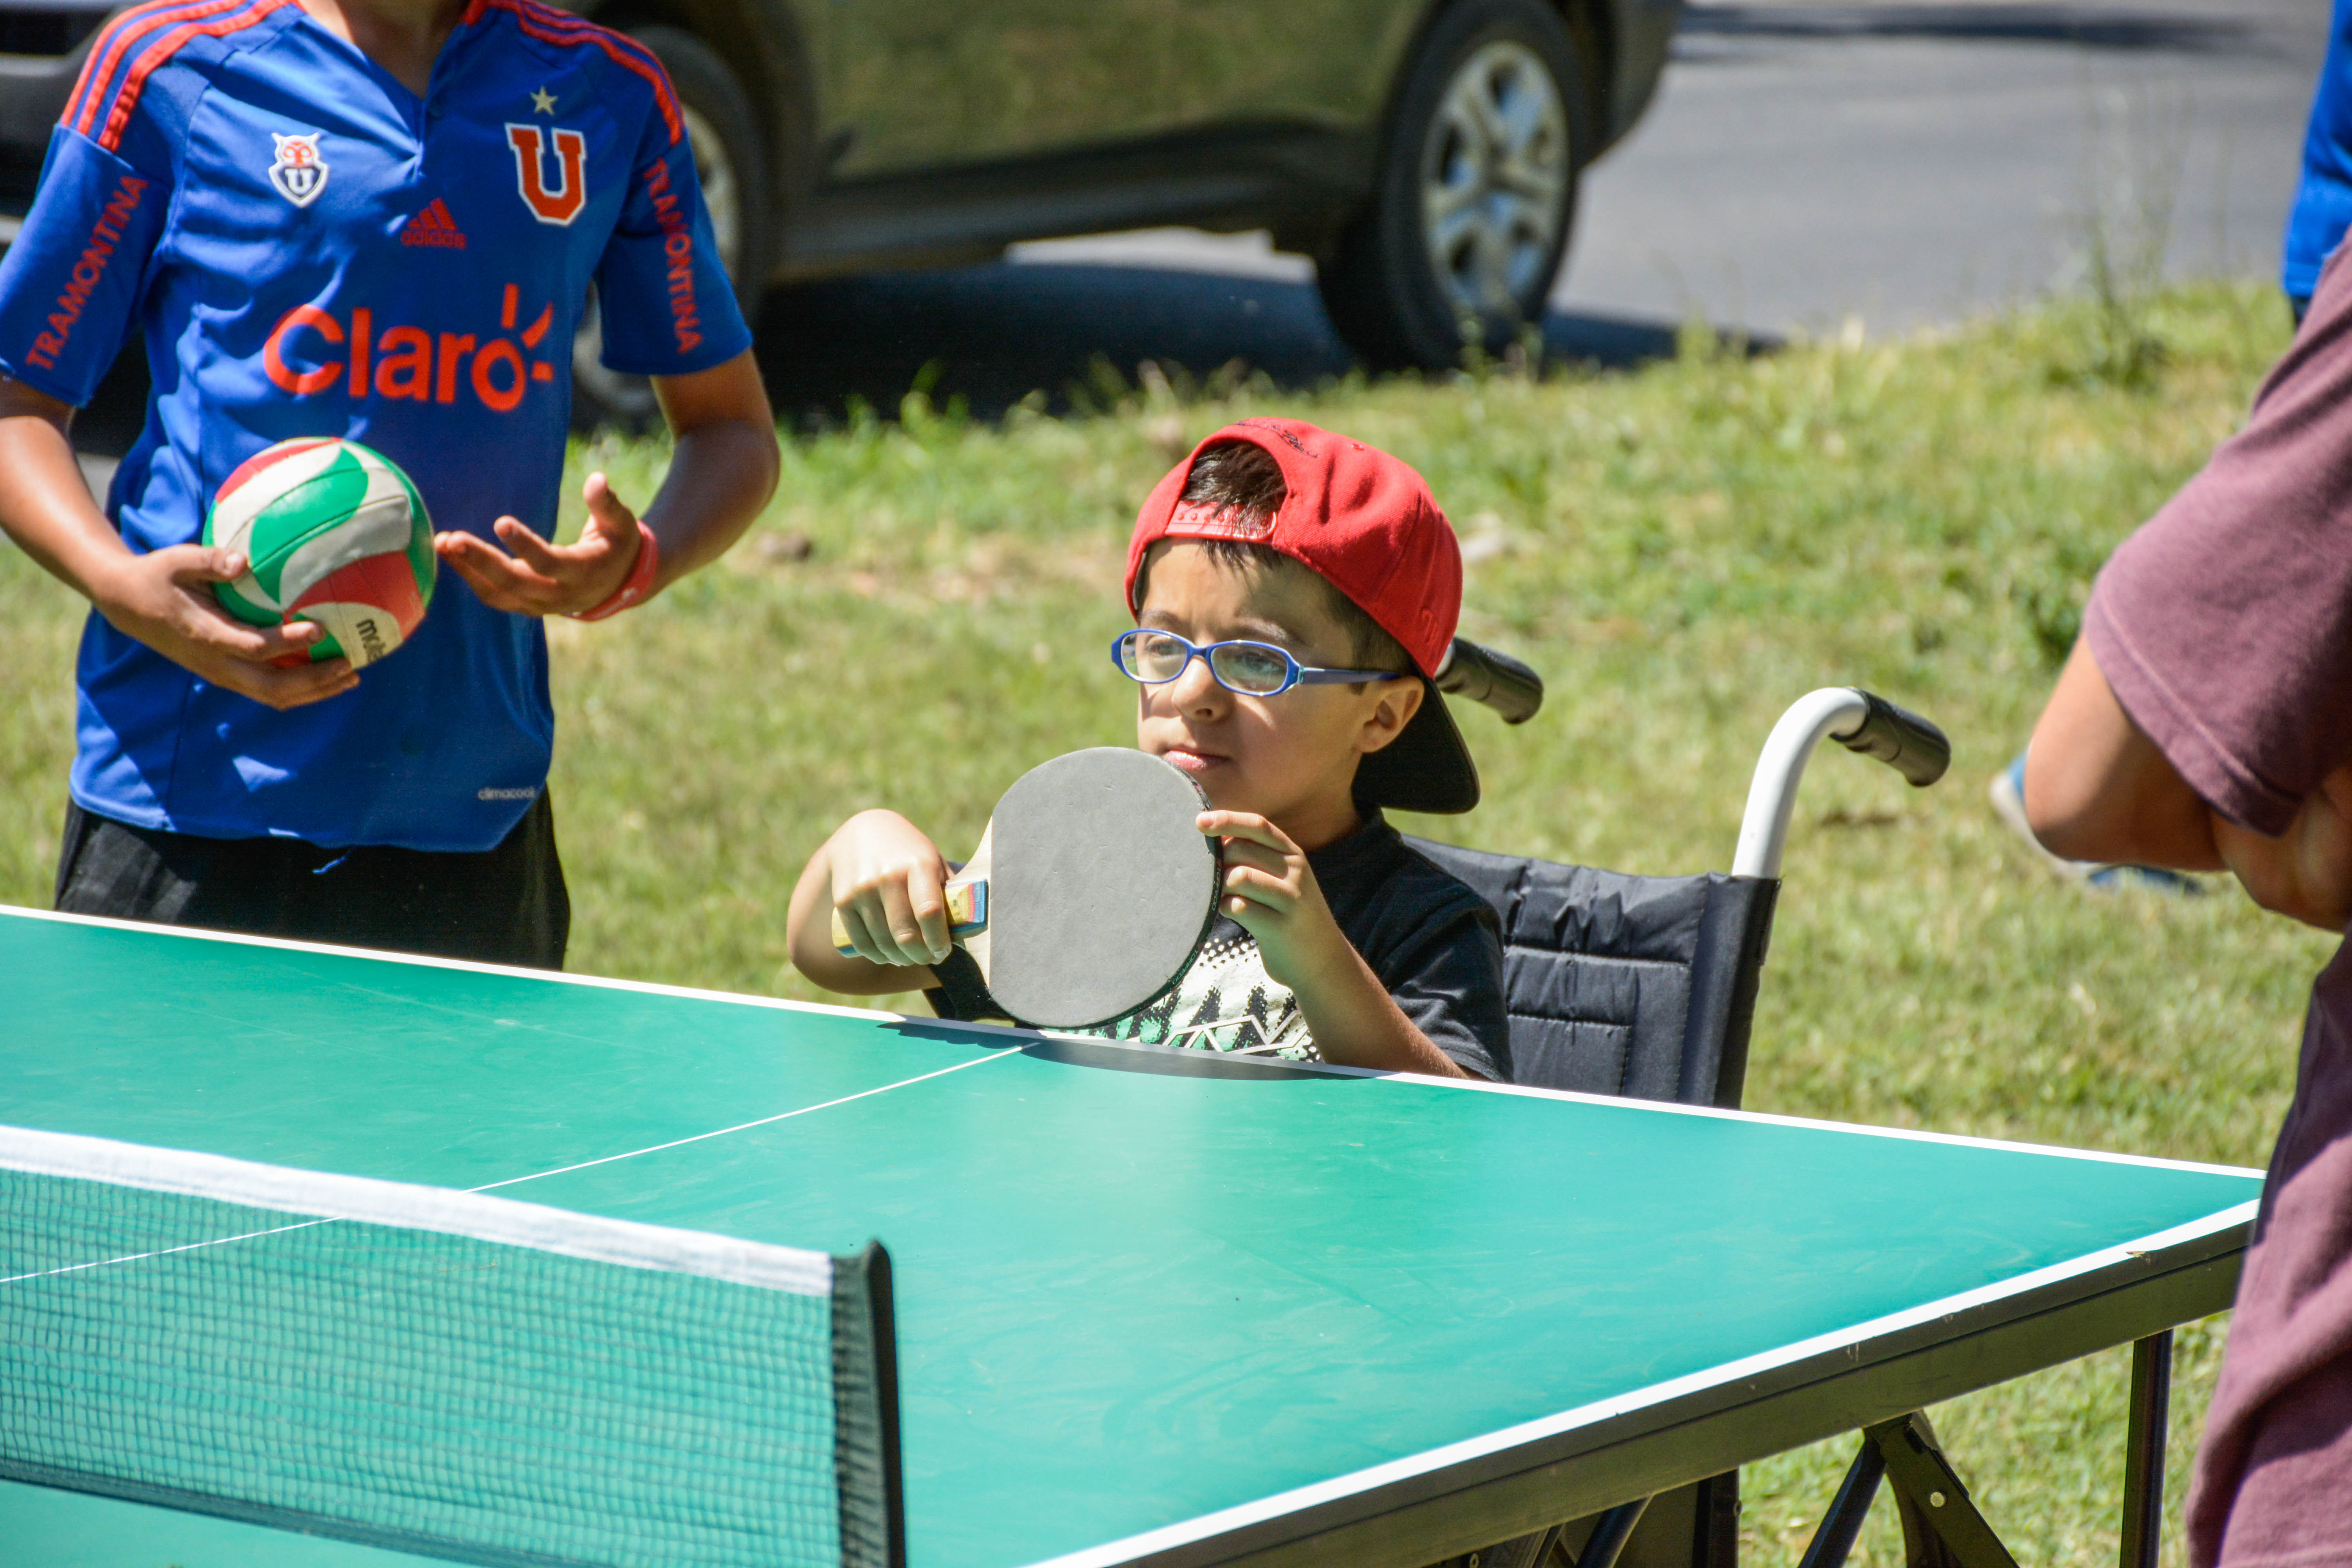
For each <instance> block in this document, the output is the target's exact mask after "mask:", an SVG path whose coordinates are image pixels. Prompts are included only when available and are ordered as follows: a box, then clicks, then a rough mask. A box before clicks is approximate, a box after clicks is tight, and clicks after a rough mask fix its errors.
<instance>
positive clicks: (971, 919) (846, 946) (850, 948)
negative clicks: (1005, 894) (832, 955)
mask: <svg viewBox="0 0 2352 1568" xmlns="http://www.w3.org/2000/svg"><path fill="white" fill-rule="evenodd" d="M940 890H941V891H942V892H944V893H945V894H946V895H947V900H948V937H949V940H950V941H955V940H959V939H961V938H963V937H967V936H970V935H971V934H972V933H973V932H974V931H986V930H987V929H988V879H986V878H985V877H972V878H969V879H955V880H951V881H950V882H949V883H948V885H947V886H946V887H945V888H944V889H940ZM833 950H834V952H848V953H854V952H856V951H857V948H856V944H854V943H853V942H850V940H849V924H848V922H847V921H844V920H843V919H842V918H841V910H839V909H838V908H835V910H834V911H833Z"/></svg>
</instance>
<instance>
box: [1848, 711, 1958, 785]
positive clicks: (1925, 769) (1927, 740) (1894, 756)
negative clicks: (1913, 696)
mask: <svg viewBox="0 0 2352 1568" xmlns="http://www.w3.org/2000/svg"><path fill="white" fill-rule="evenodd" d="M1855 694H1856V695H1857V696H1859V697H1860V698H1861V699H1862V700H1863V701H1864V702H1865V703H1867V704H1869V706H1870V712H1869V715H1868V716H1867V717H1866V718H1864V720H1863V721H1862V728H1861V729H1859V730H1855V731H1851V732H1848V733H1843V734H1839V733H1832V735H1831V736H1830V739H1831V740H1832V741H1835V742H1837V743H1838V744H1839V745H1841V746H1843V747H1844V748H1845V749H1846V750H1847V751H1849V752H1861V753H1862V754H1863V755H1864V756H1865V757H1876V758H1877V759H1878V760H1879V761H1880V762H1882V763H1885V764H1886V765H1887V766H1888V767H1890V768H1893V769H1894V770H1895V772H1896V773H1901V774H1902V775H1903V776H1904V777H1905V778H1906V779H1908V780H1910V781H1911V787H1912V788H1914V789H1925V788H1927V786H1928V785H1929V784H1934V783H1935V782H1936V781H1937V779H1939V778H1942V777H1943V776H1944V770H1945V769H1946V768H1948V767H1950V766H1951V765H1952V742H1950V741H1948V740H1947V739H1946V738H1945V736H1944V732H1943V731H1941V730H1938V729H1937V728H1936V726H1935V725H1933V724H1931V723H1929V722H1928V721H1927V720H1925V719H1922V718H1920V717H1919V715H1917V714H1916V713H1914V712H1912V711H1911V710H1909V709H1907V708H1898V707H1896V706H1895V704H1894V703H1892V702H1889V701H1888V700H1886V699H1885V698H1884V697H1880V696H1878V695H1877V694H1875V693H1874V692H1869V691H1863V690H1860V689H1856V693H1855Z"/></svg>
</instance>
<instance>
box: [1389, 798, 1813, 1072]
mask: <svg viewBox="0 0 2352 1568" xmlns="http://www.w3.org/2000/svg"><path fill="white" fill-rule="evenodd" d="M1406 842H1407V843H1408V844H1410V845H1411V846H1412V847H1413V848H1414V849H1416V850H1418V851H1419V852H1420V853H1421V854H1423V855H1425V856H1427V857H1428V858H1430V859H1431V860H1433V861H1434V862H1436V863H1437V865H1438V866H1440V867H1441V868H1444V869H1445V870H1447V871H1450V872H1452V873H1453V874H1454V876H1456V877H1458V878H1460V879H1462V880H1463V881H1465V882H1466V883H1468V884H1469V885H1470V886H1471V887H1472V888H1473V889H1475V890H1476V891H1477V893H1478V895H1479V896H1480V897H1481V898H1484V899H1485V900H1486V901H1487V902H1488V903H1489V904H1492V905H1493V906H1494V907H1495V911H1496V914H1497V915H1499V916H1500V917H1501V919H1502V922H1503V988H1504V1000H1505V1004H1506V1005H1507V1008H1508V1011H1509V1014H1510V1027H1511V1062H1512V1069H1513V1071H1512V1080H1513V1081H1514V1082H1517V1083H1523V1084H1532V1085H1535V1086H1537V1087H1538V1088H1543V1089H1575V1090H1578V1091H1580V1092H1582V1093H1587V1094H1618V1095H1632V1096H1634V1097H1636V1098H1638V1099H1643V1100H1673V1101H1678V1102H1680V1103H1682V1104H1685V1105H1723V1106H1734V1105H1737V1104H1738V1103H1739V1090H1740V1084H1741V1080H1742V1079H1743V1078H1744V1077H1745V1074H1746V1069H1747V1060H1748V1026H1749V1024H1750V1023H1751V1021H1752V1019H1753V1016H1754V1012H1755V1003H1756V986H1757V980H1758V975H1759V972H1760V971H1761V969H1762V967H1763V963H1764V948H1765V942H1766V939H1767V938H1768V937H1769V933H1770V931H1771V922H1772V905H1773V900H1774V895H1775V894H1776V893H1777V892H1778V891H1779V888H1780V884H1779V883H1777V882H1763V881H1758V880H1756V879H1752V878H1744V877H1726V876H1723V875H1720V874H1718V873H1716V872H1706V873H1703V874H1701V875H1698V876H1695V877H1629V876H1625V875H1623V874H1622V873H1619V872H1615V871H1599V870H1594V869H1592V868H1590V867H1586V866H1560V865H1555V864H1553V863H1551V862H1550V861H1546V860H1530V859H1526V858H1520V857H1517V856H1509V855H1490V854H1487V853H1486V852H1485V851H1483V850H1477V849H1462V848H1457V847H1454V846H1453V845H1450V844H1434V843H1431V842H1429V841H1427V840H1425V839H1419V838H1410V839H1407V840H1406Z"/></svg>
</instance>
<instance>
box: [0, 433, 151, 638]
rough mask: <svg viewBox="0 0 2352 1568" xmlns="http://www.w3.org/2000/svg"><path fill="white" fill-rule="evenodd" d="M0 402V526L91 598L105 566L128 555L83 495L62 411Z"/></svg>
mask: <svg viewBox="0 0 2352 1568" xmlns="http://www.w3.org/2000/svg"><path fill="white" fill-rule="evenodd" d="M69 418H70V414H68V415H67V416H64V418H63V419H61V418H58V417H52V416H47V415H44V414H37V413H29V412H15V413H11V412H5V404H0V531H5V532H6V533H7V535H8V537H9V538H11V539H13V540H15V541H16V543H17V545H18V546H19V547H20V548H21V549H22V550H23V551H24V552H25V553H26V554H27V555H29V556H31V557H32V558H33V559H34V560H36V561H37V562H39V563H41V565H42V567H43V569H45V570H46V571H47V572H48V573H49V574H50V575H52V576H54V577H56V578H57V579H58V581H59V582H62V583H64V584H67V585H68V586H69V587H71V588H72V589H74V591H75V592H77V593H79V594H80V595H82V597H84V598H86V599H89V600H91V601H93V602H95V601H96V600H97V599H98V597H99V593H100V583H101V581H102V579H103V577H104V575H105V574H106V572H107V570H108V569H109V568H110V566H112V565H114V564H116V563H120V562H121V561H122V560H123V559H125V558H127V557H128V556H129V555H130V553H131V552H130V551H129V550H127V549H126V548H124V546H123V543H122V540H121V536H120V535H118V534H117V533H116V532H115V531H114V529H113V528H112V526H111V525H110V524H109V523H108V522H107V521H106V518H105V515H104V514H103V513H101V512H100V510H98V507H97V506H96V504H95V503H93V502H92V501H91V500H90V498H89V488H88V487H87V486H86V485H84V484H83V482H82V477H81V468H80V466H79V464H78V463H77V462H76V461H75V460H74V452H73V444H72V442H71V441H70V440H68V437H67V434H66V428H65V423H64V419H69Z"/></svg>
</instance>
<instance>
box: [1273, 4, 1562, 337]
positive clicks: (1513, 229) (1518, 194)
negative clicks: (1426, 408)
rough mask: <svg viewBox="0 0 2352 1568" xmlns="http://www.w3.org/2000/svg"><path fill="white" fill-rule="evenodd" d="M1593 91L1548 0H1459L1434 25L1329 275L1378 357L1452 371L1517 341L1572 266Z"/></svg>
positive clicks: (1334, 294) (1336, 307) (1333, 296)
mask: <svg viewBox="0 0 2352 1568" xmlns="http://www.w3.org/2000/svg"><path fill="white" fill-rule="evenodd" d="M1590 109H1591V100H1590V96H1589V89H1588V87H1587V85H1586V80H1585V73H1584V68H1583V62H1582V60H1581V58H1580V56H1579V55H1578V52H1577V47H1576V41H1575V39H1574V38H1573V37H1570V34H1569V31H1568V28H1567V26H1566V25H1565V24H1563V23H1562V22H1561V20H1560V18H1559V13H1558V12H1557V11H1555V10H1554V9H1553V8H1552V7H1551V6H1550V5H1546V4H1544V3H1543V0H1457V3H1456V4H1454V5H1450V6H1448V7H1447V8H1446V9H1445V10H1444V11H1443V12H1441V13H1440V14H1439V15H1438V16H1437V18H1436V20H1435V21H1434V22H1433V23H1432V24H1431V25H1430V27H1429V30H1428V32H1427V33H1426V34H1424V35H1423V38H1422V41H1421V45H1420V47H1419V48H1418V49H1417V51H1416V55H1415V58H1414V61H1413V64H1412V68H1411V69H1410V71H1409V72H1408V73H1407V75H1406V77H1405V80H1404V84H1403V87H1402V89H1401V90H1400V91H1399V93H1398V94H1397V98H1396V101H1395V104H1394V106H1393V108H1392V110H1391V113H1390V115H1389V120H1388V123H1387V125H1386V127H1385V128H1384V130H1383V132H1382V134H1381V148H1380V153H1379V162H1378V165H1377V167H1376V169H1375V172H1374V183H1373V187H1372V193H1371V195H1370V199H1369V200H1367V202H1366V203H1365V205H1364V206H1363V207H1362V208H1361V209H1360V211H1359V212H1358V213H1357V215H1356V216H1355V217H1354V218H1353V219H1352V220H1351V221H1350V222H1349V224H1348V225H1347V226H1346V227H1345V228H1344V229H1342V230H1341V231H1340V234H1339V239H1338V241H1337V242H1336V244H1335V245H1334V247H1333V248H1332V251H1331V254H1330V255H1329V257H1328V258H1327V259H1326V260H1325V261H1324V262H1323V264H1322V265H1321V267H1320V268H1318V274H1317V281H1318V287H1319V288H1320V289H1321V291H1322V295H1323V303H1324V307H1325V309H1326V310H1328V311H1329V312H1330V315H1331V322H1332V325H1334V326H1335V327H1337V328H1338V329H1339V335H1340V336H1341V337H1342V338H1344V339H1346V340H1347V342H1348V343H1349V346H1350V347H1351V348H1353V349H1354V350H1355V351H1356V352H1357V353H1358V354H1359V355H1360V356H1361V357H1362V358H1363V359H1364V361H1365V362H1366V363H1368V364H1370V365H1371V366H1372V367H1373V368H1375V369H1380V370H1401V369H1407V368H1415V367H1418V368H1421V369H1427V370H1443V369H1446V368H1450V367H1452V366H1455V365H1458V364H1460V363H1463V358H1464V355H1465V351H1468V350H1472V349H1477V350H1483V351H1485V352H1486V353H1499V352H1500V351H1502V350H1503V349H1504V348H1505V347H1507V345H1508V344H1509V343H1510V342H1511V341H1512V339H1513V338H1514V337H1515V336H1516V335H1517V333H1518V331H1520V330H1521V329H1522V327H1524V326H1525V325H1526V323H1528V321H1538V320H1540V319H1541V316H1542V311H1543V305H1544V300H1545V297H1546V296H1547V295H1548V294H1549V293H1550V291H1551V285H1552V280H1553V279H1554V278H1555V277H1557V276H1558V275H1559V263H1560V258H1561V257H1562V256H1563V255H1564V254H1565V253H1566V251H1567V248H1568V237H1569V230H1570V226H1571V225H1572V222H1573V220H1574V216H1575V212H1576V187H1577V176H1578V174H1579V172H1580V171H1579V166H1580V163H1581V162H1582V151H1583V138H1584V136H1585V134H1586V130H1587V127H1589V126H1590V125H1591V123H1592V121H1591V112H1590Z"/></svg>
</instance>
